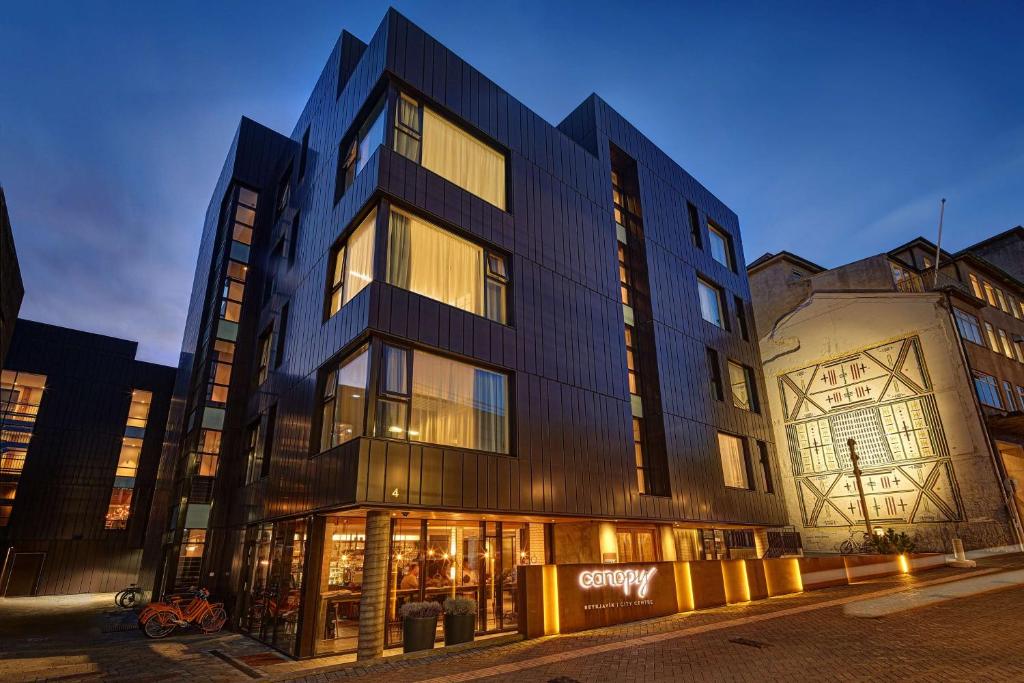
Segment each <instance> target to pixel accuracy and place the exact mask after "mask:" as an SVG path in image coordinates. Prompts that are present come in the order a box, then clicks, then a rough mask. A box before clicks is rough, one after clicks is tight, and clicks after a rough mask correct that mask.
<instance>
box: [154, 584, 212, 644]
mask: <svg viewBox="0 0 1024 683" xmlns="http://www.w3.org/2000/svg"><path fill="white" fill-rule="evenodd" d="M191 595H192V597H191V599H189V598H188V597H187V596H180V597H179V596H173V597H168V598H166V599H165V600H164V601H161V602H152V603H150V604H149V605H147V606H146V608H145V609H144V610H142V614H140V615H139V628H140V629H142V632H143V633H144V634H146V637H147V638H165V637H167V636H169V635H170V634H171V632H172V631H174V629H176V628H179V627H181V628H188V627H189V626H196V627H198V628H199V630H200V631H202V632H203V633H216V632H217V631H219V630H221V629H222V628H224V624H225V623H226V622H227V620H228V613H227V612H225V611H224V604H223V603H220V602H210V601H209V598H210V591H208V590H206V589H205V588H200V589H199V590H198V591H195V592H194V593H192V594H191Z"/></svg>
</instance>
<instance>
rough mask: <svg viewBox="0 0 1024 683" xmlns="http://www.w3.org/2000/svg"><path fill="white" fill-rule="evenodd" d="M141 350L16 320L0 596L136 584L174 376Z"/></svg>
mask: <svg viewBox="0 0 1024 683" xmlns="http://www.w3.org/2000/svg"><path fill="white" fill-rule="evenodd" d="M136 347H137V344H136V342H132V341H126V340H124V339H115V338H112V337H105V336H102V335H98V334H92V333H89V332H81V331H79V330H71V329H67V328H63V327H56V326H53V325H46V324H43V323H38V322H32V321H31V320H24V319H19V320H18V321H17V324H16V325H15V329H14V338H13V340H12V343H11V349H10V352H9V353H8V355H7V359H6V361H5V363H4V367H3V375H2V382H0V595H5V596H18V595H53V594H65V593H92V592H114V591H117V590H120V589H121V588H124V587H125V586H126V585H128V584H129V583H132V582H136V581H138V580H139V575H140V563H141V561H142V554H143V553H142V551H143V546H144V543H145V541H146V534H147V529H148V526H149V521H150V514H149V513H150V503H151V501H152V496H153V488H154V484H155V481H156V472H157V466H158V464H159V460H160V452H161V446H162V443H163V438H164V425H165V424H166V419H167V411H168V408H169V405H170V400H171V389H172V387H173V383H174V370H173V369H172V368H168V367H165V366H162V365H155V364H153V363H147V362H143V361H138V360H135V351H136ZM160 514H164V511H160Z"/></svg>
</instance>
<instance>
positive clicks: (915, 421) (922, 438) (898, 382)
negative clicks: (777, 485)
mask: <svg viewBox="0 0 1024 683" xmlns="http://www.w3.org/2000/svg"><path fill="white" fill-rule="evenodd" d="M779 391H780V392H781V394H782V405H783V410H784V411H785V421H786V435H787V440H788V442H789V454H790V465H791V467H792V470H793V475H794V478H795V480H796V487H797V495H798V497H799V502H800V509H801V513H802V517H803V523H804V526H806V527H837V526H850V525H856V524H862V523H863V521H864V513H863V510H862V508H861V503H860V497H859V496H858V494H857V484H856V480H855V479H854V476H853V468H852V465H851V462H850V453H849V447H848V445H847V441H848V440H849V439H851V438H852V439H854V440H855V441H856V448H857V455H858V457H859V459H860V468H861V481H862V482H863V485H864V494H865V499H866V502H867V506H868V514H869V516H870V519H871V521H872V522H876V521H877V522H882V523H884V522H892V523H910V522H950V521H959V520H962V519H963V504H962V502H961V500H960V492H959V488H958V486H957V483H956V479H955V477H954V474H953V468H952V464H951V462H950V458H949V449H948V447H947V445H946V439H945V434H944V432H943V428H942V421H941V419H940V418H939V412H938V409H937V408H936V405H935V396H934V394H933V393H932V386H931V381H930V379H929V377H928V370H927V368H926V367H925V364H924V358H923V356H922V354H921V343H920V340H919V339H918V338H917V337H908V338H906V339H900V340H897V341H893V342H888V343H885V344H881V345H879V346H875V347H871V348H868V349H864V350H863V351H859V352H857V353H853V354H850V355H848V356H844V357H843V358H839V359H836V360H831V361H828V362H823V363H818V364H816V365H812V366H808V367H806V368H801V369H799V370H794V371H793V372H788V373H785V374H783V375H781V376H780V377H779Z"/></svg>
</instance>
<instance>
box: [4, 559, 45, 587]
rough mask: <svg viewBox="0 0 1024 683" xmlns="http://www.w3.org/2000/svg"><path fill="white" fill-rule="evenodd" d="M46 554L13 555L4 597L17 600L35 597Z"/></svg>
mask: <svg viewBox="0 0 1024 683" xmlns="http://www.w3.org/2000/svg"><path fill="white" fill-rule="evenodd" d="M45 559H46V553H12V556H11V565H10V566H11V568H10V572H9V573H8V575H7V585H6V586H5V587H4V597H7V598H17V597H23V596H27V595H35V594H36V590H38V588H39V577H40V576H41V575H42V573H43V560H45Z"/></svg>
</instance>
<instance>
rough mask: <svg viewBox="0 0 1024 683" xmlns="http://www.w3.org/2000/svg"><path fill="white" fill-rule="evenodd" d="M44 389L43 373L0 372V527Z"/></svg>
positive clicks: (6, 516)
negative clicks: (0, 486) (0, 491)
mask: <svg viewBox="0 0 1024 683" xmlns="http://www.w3.org/2000/svg"><path fill="white" fill-rule="evenodd" d="M45 388H46V376H45V375H33V374H31V373H28V372H14V371H13V370H4V371H2V372H0V479H2V480H3V490H2V493H0V527H5V526H7V524H8V521H9V520H10V518H11V510H12V509H13V506H14V498H15V495H16V494H17V489H18V479H19V478H20V477H21V470H22V469H23V468H24V467H25V458H26V457H27V456H28V446H29V442H30V441H31V440H32V431H33V430H34V429H35V424H36V416H37V415H38V414H39V405H40V403H41V402H42V400H43V393H44V391H45Z"/></svg>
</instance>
